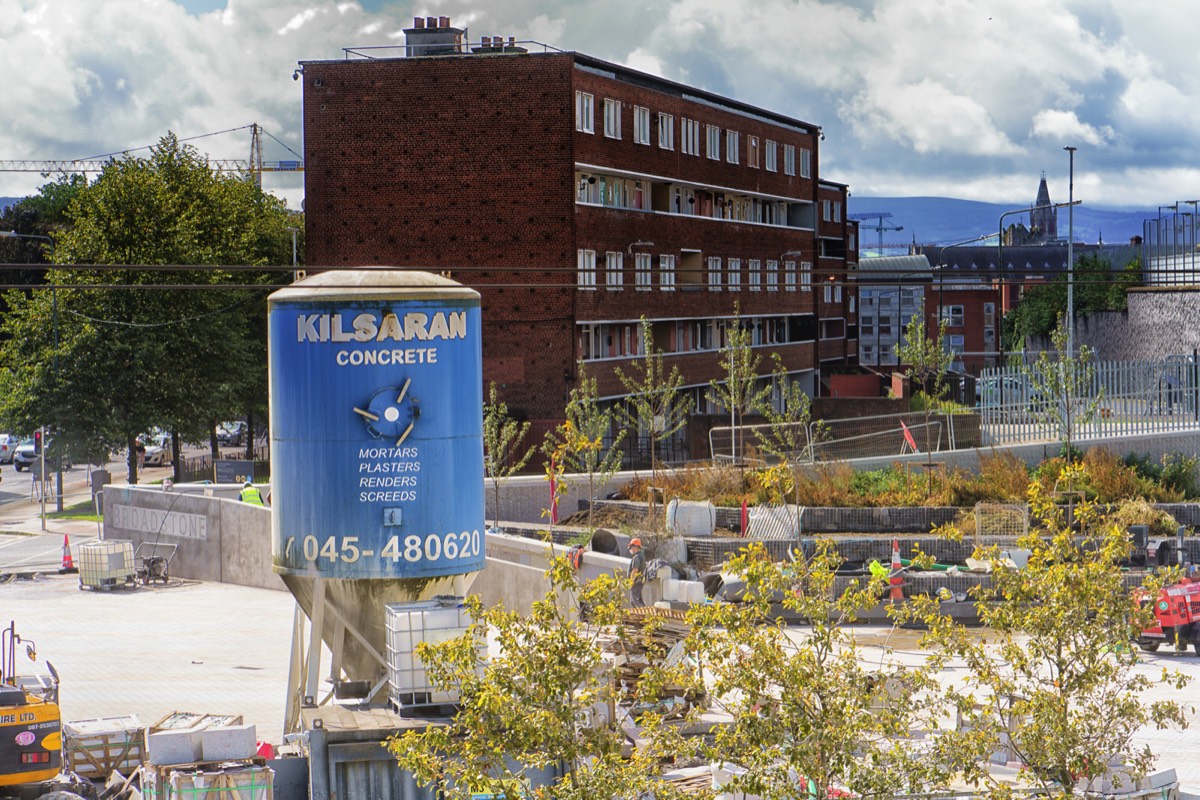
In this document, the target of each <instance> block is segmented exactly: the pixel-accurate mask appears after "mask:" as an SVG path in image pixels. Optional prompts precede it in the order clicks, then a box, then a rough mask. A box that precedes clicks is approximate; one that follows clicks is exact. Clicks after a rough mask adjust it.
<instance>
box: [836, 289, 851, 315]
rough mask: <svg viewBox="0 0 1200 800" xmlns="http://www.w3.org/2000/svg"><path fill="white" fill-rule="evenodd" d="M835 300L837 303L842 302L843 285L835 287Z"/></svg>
mask: <svg viewBox="0 0 1200 800" xmlns="http://www.w3.org/2000/svg"><path fill="white" fill-rule="evenodd" d="M833 302H835V303H840V302H842V287H841V286H835V287H833ZM851 310H853V309H851Z"/></svg>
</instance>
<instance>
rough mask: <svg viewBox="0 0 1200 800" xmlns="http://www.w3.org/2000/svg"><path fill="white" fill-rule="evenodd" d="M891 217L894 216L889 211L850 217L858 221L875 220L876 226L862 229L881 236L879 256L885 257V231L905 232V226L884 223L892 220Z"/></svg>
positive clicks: (866, 226)
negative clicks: (886, 220)
mask: <svg viewBox="0 0 1200 800" xmlns="http://www.w3.org/2000/svg"><path fill="white" fill-rule="evenodd" d="M891 217H892V214H891V212H889V211H883V212H871V213H866V212H864V213H862V214H850V215H849V218H850V219H858V220H867V219H873V220H875V224H874V225H862V226H860V227H862V228H865V229H866V230H869V231H876V232H877V233H878V234H879V255H883V232H884V231H902V230H904V226H903V225H889V224H888V223H886V222H884V220H885V219H891Z"/></svg>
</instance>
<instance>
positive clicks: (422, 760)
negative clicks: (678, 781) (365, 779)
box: [388, 556, 664, 800]
mask: <svg viewBox="0 0 1200 800" xmlns="http://www.w3.org/2000/svg"><path fill="white" fill-rule="evenodd" d="M547 578H548V579H549V588H548V590H547V592H546V594H545V595H544V596H543V597H542V598H541V599H540V600H538V601H536V602H535V603H534V604H533V607H532V610H531V612H530V614H529V615H528V616H522V615H521V614H519V613H518V612H515V611H510V610H507V609H505V608H503V607H500V606H495V607H492V608H484V607H483V605H482V603H480V602H479V600H478V599H477V598H467V601H466V602H467V608H468V610H469V612H470V616H471V618H472V620H473V624H472V626H471V628H470V630H469V631H468V632H467V634H466V635H464V636H462V637H459V638H457V639H454V640H451V641H447V642H441V643H429V642H425V643H422V644H420V645H418V648H417V654H418V656H419V657H420V658H421V660H422V661H423V662H424V664H425V665H426V669H427V670H428V674H429V678H430V680H431V682H432V683H433V685H434V686H435V687H438V688H439V689H449V688H458V689H459V691H460V702H459V707H458V712H457V713H456V714H455V716H454V717H453V719H452V720H451V721H450V724H448V725H446V726H431V727H430V728H428V729H427V730H424V731H407V732H405V733H402V734H399V735H397V736H394V737H392V738H391V739H389V740H388V747H389V748H390V749H391V752H392V754H393V755H394V756H395V757H396V759H397V761H398V762H399V764H400V766H401V767H402V768H403V769H405V770H408V771H410V772H412V773H413V774H414V775H415V776H416V779H417V782H418V783H419V784H421V785H423V786H427V785H434V786H437V787H439V788H440V789H441V790H442V791H443V792H444V796H445V797H447V798H449V799H450V800H469V799H470V798H471V797H472V795H477V794H487V795H495V796H496V797H503V798H506V800H528V798H538V797H554V798H556V799H558V798H561V799H562V800H604V798H614V799H615V798H629V797H639V796H643V795H644V793H645V792H647V791H648V790H649V789H650V788H651V786H653V785H654V776H655V774H656V772H657V764H658V762H659V759H660V758H661V757H662V756H663V755H664V754H663V753H662V752H661V751H659V750H657V749H655V748H654V747H652V746H651V747H646V748H639V749H637V750H635V751H634V752H633V753H632V755H630V756H626V755H624V754H623V750H624V747H625V744H626V739H625V736H624V734H623V732H622V730H621V729H620V728H619V727H618V726H617V724H616V722H615V720H612V719H609V720H608V721H607V722H605V721H602V720H601V721H597V720H596V718H595V714H594V712H595V711H596V710H597V709H604V708H607V707H609V706H610V704H613V703H615V702H616V700H617V691H618V690H617V686H616V684H615V683H614V681H613V676H612V674H611V672H610V669H609V667H608V666H607V665H606V664H605V663H604V661H603V657H602V653H601V645H600V641H599V637H600V636H601V635H602V634H603V633H604V631H605V629H606V628H609V627H611V626H614V625H617V624H618V623H619V615H620V612H621V606H622V598H623V586H622V582H621V581H620V580H618V579H617V578H615V577H614V576H612V575H603V576H601V577H599V578H597V579H595V580H593V581H591V582H589V583H587V584H586V585H581V584H580V583H579V581H578V580H577V578H576V574H575V571H574V569H573V568H572V567H571V565H570V564H569V563H568V561H567V559H566V558H564V557H561V556H559V557H552V558H551V561H550V567H549V570H548V571H547ZM575 603H578V604H579V605H580V606H583V605H586V607H587V608H588V609H589V614H588V620H589V621H588V622H586V623H585V622H583V621H581V620H580V618H579V616H578V615H577V614H576V613H575ZM489 635H490V637H491V638H492V640H493V641H494V642H495V648H496V650H497V652H495V654H494V656H493V657H492V658H491V659H490V660H489V662H488V663H487V665H486V666H484V667H483V668H482V670H480V668H479V664H478V650H479V648H480V647H484V648H486V647H487V644H488V639H489ZM652 716H653V715H652V714H651V715H647V716H646V718H645V724H647V725H651V724H652V722H651V719H650V718H651V717H652ZM594 723H595V724H594ZM552 769H557V770H559V771H561V772H562V773H564V774H563V777H562V778H561V779H560V780H559V781H558V782H557V783H556V784H555V785H554V786H553V787H552V788H548V787H538V786H537V785H536V781H535V780H534V777H533V775H531V771H539V770H552ZM660 796H661V795H660Z"/></svg>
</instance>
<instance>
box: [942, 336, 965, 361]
mask: <svg viewBox="0 0 1200 800" xmlns="http://www.w3.org/2000/svg"><path fill="white" fill-rule="evenodd" d="M946 349H947V350H949V351H950V352H951V353H954V354H955V355H960V356H961V355H962V354H963V352H965V351H966V349H967V348H966V345H965V341H964V339H963V336H962V334H955V335H953V336H947V337H946Z"/></svg>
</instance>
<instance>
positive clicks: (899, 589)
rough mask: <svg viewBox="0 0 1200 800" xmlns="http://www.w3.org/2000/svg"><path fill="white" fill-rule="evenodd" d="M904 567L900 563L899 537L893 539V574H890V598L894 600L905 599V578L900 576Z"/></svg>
mask: <svg viewBox="0 0 1200 800" xmlns="http://www.w3.org/2000/svg"><path fill="white" fill-rule="evenodd" d="M903 569H904V567H902V566H901V565H900V542H899V540H897V539H893V540H892V574H891V575H890V576H888V583H889V584H890V585H891V587H892V588H891V590H890V595H889V596H890V598H891V600H892V602H898V601H901V600H903V599H904V579H903V578H901V577H900V572H901V570H903Z"/></svg>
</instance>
